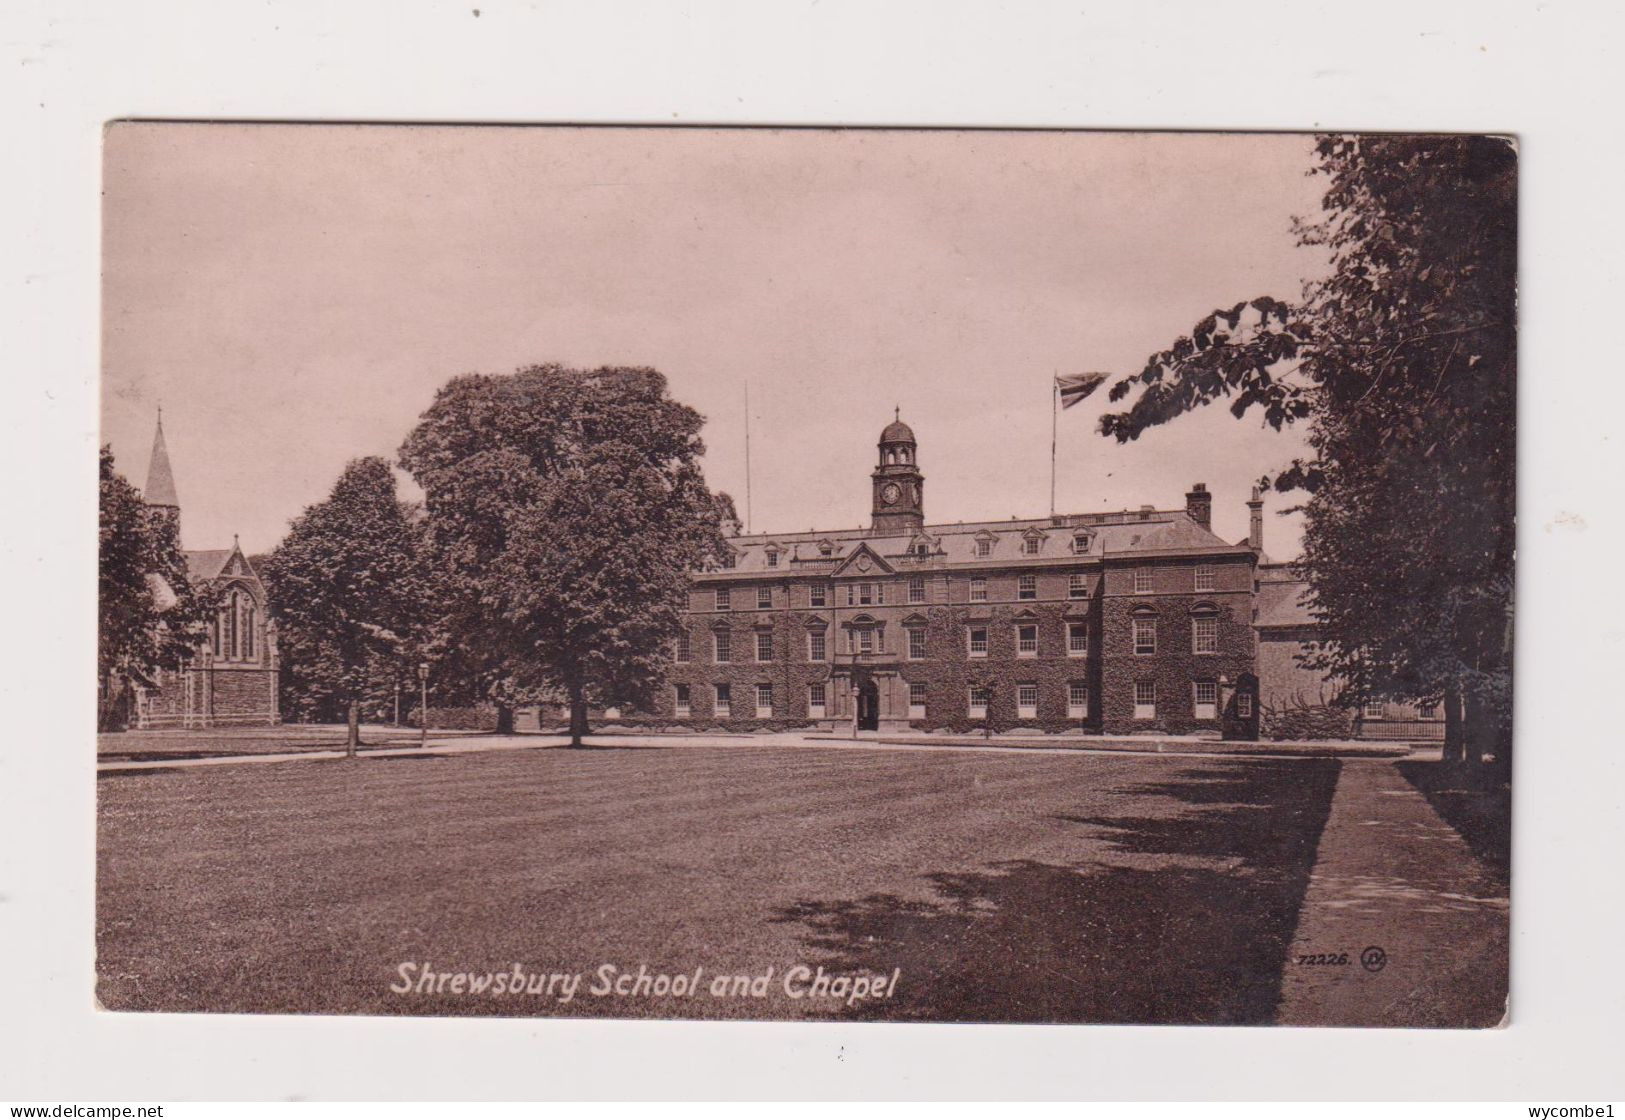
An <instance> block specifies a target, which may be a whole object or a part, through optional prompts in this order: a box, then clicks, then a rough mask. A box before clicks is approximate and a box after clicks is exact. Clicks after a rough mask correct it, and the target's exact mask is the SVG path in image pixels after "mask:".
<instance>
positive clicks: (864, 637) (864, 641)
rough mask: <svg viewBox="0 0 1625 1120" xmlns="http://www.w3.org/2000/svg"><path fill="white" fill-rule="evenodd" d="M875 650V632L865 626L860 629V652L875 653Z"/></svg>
mask: <svg viewBox="0 0 1625 1120" xmlns="http://www.w3.org/2000/svg"><path fill="white" fill-rule="evenodd" d="M874 651H875V632H874V631H873V630H871V629H869V628H868V627H867V626H865V627H864V628H863V629H862V630H859V631H858V652H859V653H873V652H874Z"/></svg>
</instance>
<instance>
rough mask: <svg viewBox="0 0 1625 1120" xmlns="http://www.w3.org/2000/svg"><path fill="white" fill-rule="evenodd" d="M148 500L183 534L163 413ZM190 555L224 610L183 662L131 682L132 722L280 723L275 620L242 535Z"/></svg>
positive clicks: (196, 574) (193, 573)
mask: <svg viewBox="0 0 1625 1120" xmlns="http://www.w3.org/2000/svg"><path fill="white" fill-rule="evenodd" d="M141 498H142V501H144V502H145V503H146V504H147V506H148V507H149V508H151V509H153V510H154V511H155V512H157V513H158V514H159V515H160V516H163V517H166V518H167V519H168V520H169V522H170V528H171V531H172V532H173V533H175V534H176V538H177V539H179V535H180V517H181V504H180V498H179V497H178V496H177V494H176V490H175V474H174V470H173V469H172V468H171V467H170V463H169V451H168V448H167V447H166V446H165V444H164V425H163V420H162V419H160V420H159V421H158V430H157V434H156V435H155V436H154V438H153V444H152V462H151V465H150V466H149V467H148V470H147V485H146V487H145V488H144V489H143V490H142V491H141ZM184 555H185V557H186V574H187V577H188V578H189V579H190V580H191V582H192V584H193V586H194V587H196V586H205V587H214V588H216V589H217V590H218V591H219V593H220V596H221V606H220V610H219V613H218V614H217V615H216V616H215V618H214V621H213V623H212V624H211V625H210V627H209V635H208V638H207V640H205V641H204V642H202V643H200V644H199V645H198V647H197V650H196V652H195V653H194V654H193V656H192V657H191V658H190V659H189V660H188V661H187V662H186V663H185V664H184V665H181V666H179V667H176V668H173V669H160V670H159V671H158V672H157V673H156V674H155V675H154V676H153V678H152V679H150V680H141V681H134V682H132V684H133V687H134V704H133V708H132V710H131V712H130V725H131V726H132V727H135V728H138V729H149V728H166V727H221V726H252V725H267V724H275V723H279V722H280V721H281V720H280V714H279V713H280V707H279V701H278V695H277V686H278V681H277V674H278V666H277V650H276V624H275V623H273V622H271V621H269V615H268V614H267V612H266V602H265V585H264V584H263V583H262V582H260V577H259V573H258V572H256V571H255V570H254V565H253V564H252V563H251V562H250V561H249V559H248V557H246V556H244V555H243V551H242V548H241V547H239V546H238V544H237V542H236V541H235V540H233V541H232V546H231V547H230V548H216V549H204V550H201V551H199V550H189V551H187V552H185V554H184Z"/></svg>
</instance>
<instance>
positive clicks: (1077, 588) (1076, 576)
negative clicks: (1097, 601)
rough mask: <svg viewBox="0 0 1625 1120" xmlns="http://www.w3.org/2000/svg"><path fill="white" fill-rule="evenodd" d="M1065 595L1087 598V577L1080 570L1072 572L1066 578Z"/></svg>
mask: <svg viewBox="0 0 1625 1120" xmlns="http://www.w3.org/2000/svg"><path fill="white" fill-rule="evenodd" d="M1066 597H1067V598H1068V599H1087V598H1089V579H1088V577H1087V576H1085V575H1084V574H1083V573H1082V572H1073V573H1072V574H1071V575H1070V576H1068V577H1067V579H1066Z"/></svg>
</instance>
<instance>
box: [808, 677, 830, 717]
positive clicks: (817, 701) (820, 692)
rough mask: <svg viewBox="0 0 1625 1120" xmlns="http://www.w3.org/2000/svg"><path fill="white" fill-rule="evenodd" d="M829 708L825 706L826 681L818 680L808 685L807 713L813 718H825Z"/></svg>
mask: <svg viewBox="0 0 1625 1120" xmlns="http://www.w3.org/2000/svg"><path fill="white" fill-rule="evenodd" d="M827 711H828V709H827V708H826V707H825V706H824V682H823V681H818V682H817V683H815V684H810V685H808V686H807V715H808V716H809V717H811V718H812V719H823V718H824V715H825V713H826V712H827Z"/></svg>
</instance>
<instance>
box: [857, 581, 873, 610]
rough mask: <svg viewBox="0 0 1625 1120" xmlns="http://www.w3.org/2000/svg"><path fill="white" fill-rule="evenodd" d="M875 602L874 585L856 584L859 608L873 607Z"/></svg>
mask: <svg viewBox="0 0 1625 1120" xmlns="http://www.w3.org/2000/svg"><path fill="white" fill-rule="evenodd" d="M874 601H875V585H874V584H872V583H860V584H858V605H859V606H860V607H868V606H873V605H874Z"/></svg>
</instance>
